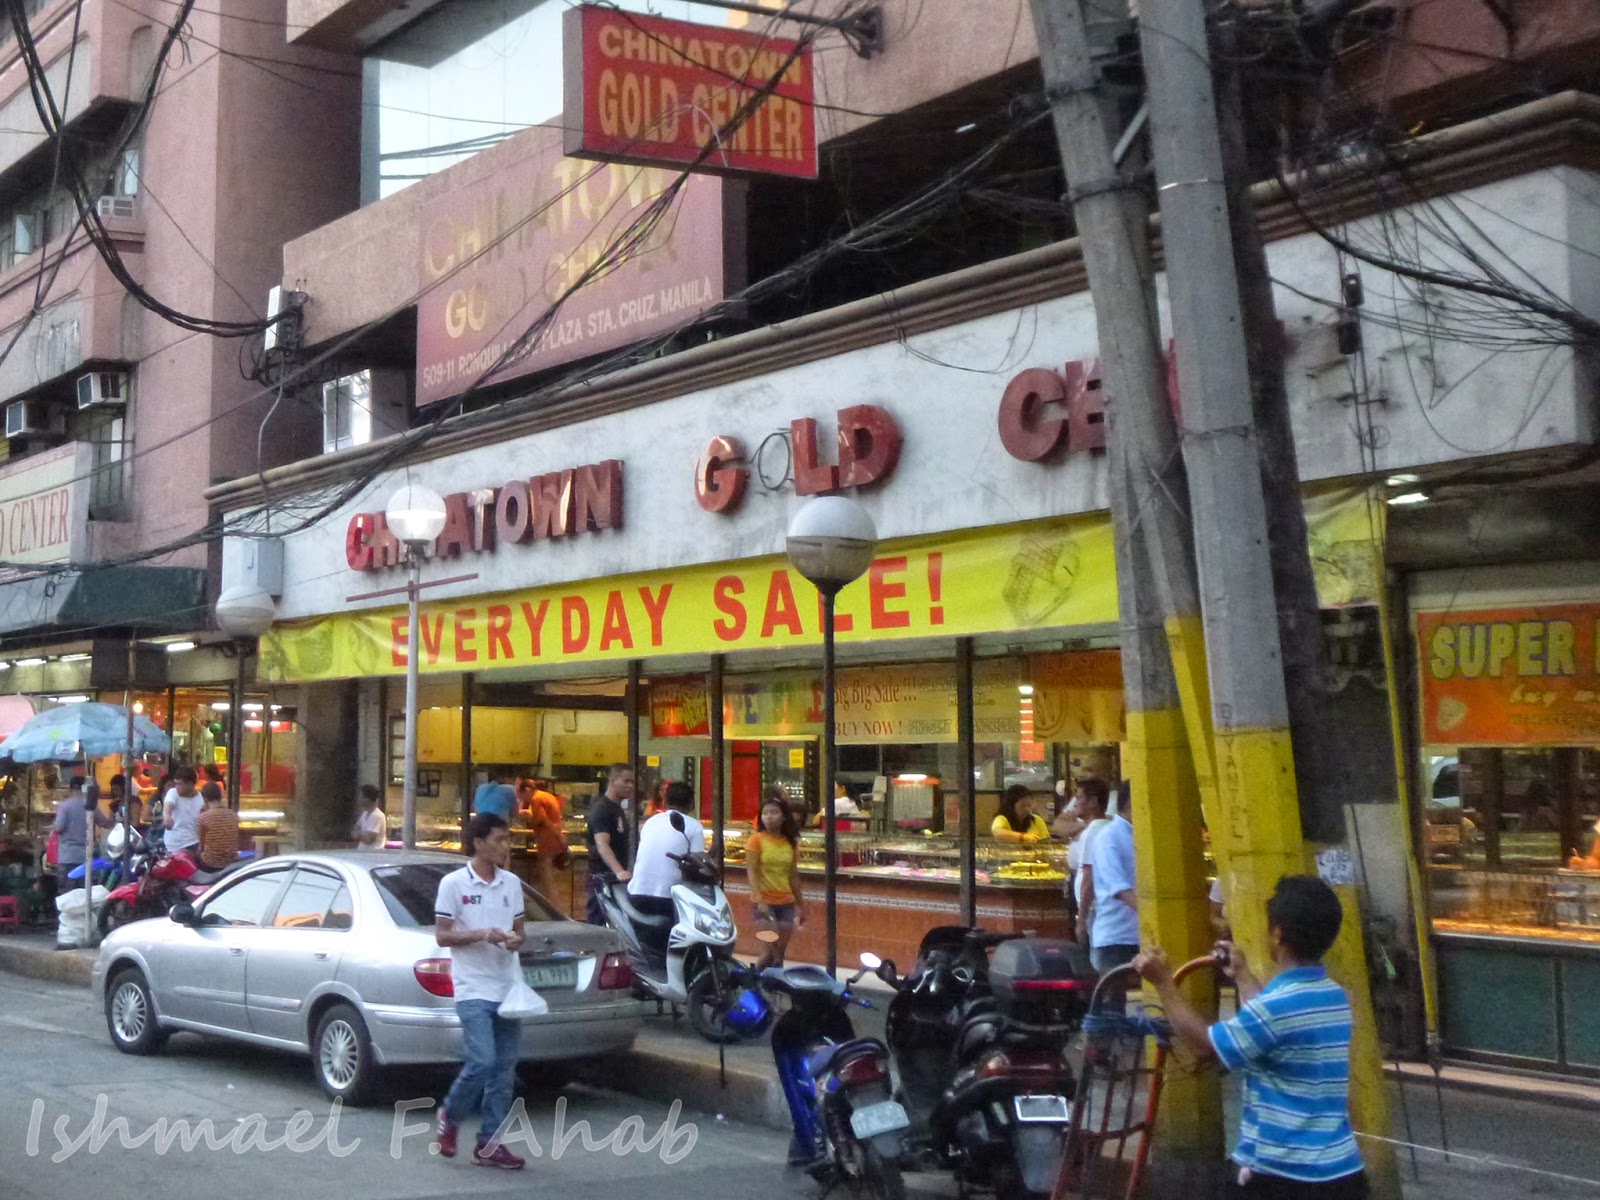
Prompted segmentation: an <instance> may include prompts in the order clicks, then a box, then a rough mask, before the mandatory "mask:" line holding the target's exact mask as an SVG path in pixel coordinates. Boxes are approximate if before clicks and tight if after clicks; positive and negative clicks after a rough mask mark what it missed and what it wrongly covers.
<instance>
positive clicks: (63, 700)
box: [55, 696, 89, 704]
mask: <svg viewBox="0 0 1600 1200" xmlns="http://www.w3.org/2000/svg"><path fill="white" fill-rule="evenodd" d="M88 701H89V697H87V696H57V697H55V702H56V703H57V704H87V703H88Z"/></svg>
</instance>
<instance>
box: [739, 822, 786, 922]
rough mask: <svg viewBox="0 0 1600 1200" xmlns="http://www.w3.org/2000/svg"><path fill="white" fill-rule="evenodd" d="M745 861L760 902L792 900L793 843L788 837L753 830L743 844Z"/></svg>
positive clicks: (776, 902)
mask: <svg viewBox="0 0 1600 1200" xmlns="http://www.w3.org/2000/svg"><path fill="white" fill-rule="evenodd" d="M744 863H745V866H746V867H747V868H749V871H750V886H751V887H752V888H753V889H754V890H755V892H756V895H757V897H758V898H759V900H760V902H761V903H762V904H793V903H794V902H795V895H794V888H793V887H792V886H790V882H791V876H792V875H793V873H794V847H793V846H791V845H790V844H789V839H788V838H784V837H774V836H773V835H772V834H770V833H761V832H757V833H752V834H751V835H750V837H749V838H748V839H747V840H746V841H745V844H744Z"/></svg>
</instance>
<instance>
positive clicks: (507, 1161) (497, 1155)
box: [472, 1146, 528, 1171]
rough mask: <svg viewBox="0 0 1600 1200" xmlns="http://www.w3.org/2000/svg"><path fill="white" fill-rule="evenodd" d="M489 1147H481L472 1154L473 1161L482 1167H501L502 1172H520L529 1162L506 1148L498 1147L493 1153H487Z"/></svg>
mask: <svg viewBox="0 0 1600 1200" xmlns="http://www.w3.org/2000/svg"><path fill="white" fill-rule="evenodd" d="M486 1150H488V1147H487V1146H479V1147H478V1148H477V1149H476V1150H474V1151H473V1152H472V1161H473V1162H475V1163H477V1164H478V1165H479V1166H480V1167H499V1168H500V1169H501V1170H502V1171H520V1170H522V1168H523V1167H525V1166H527V1165H528V1163H527V1160H526V1159H523V1158H518V1157H517V1156H516V1155H515V1154H513V1153H511V1151H509V1150H507V1149H506V1148H505V1147H504V1146H496V1147H495V1148H494V1149H493V1150H492V1151H489V1152H488V1153H485V1151H486Z"/></svg>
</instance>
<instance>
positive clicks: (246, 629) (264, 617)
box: [124, 583, 278, 809]
mask: <svg viewBox="0 0 1600 1200" xmlns="http://www.w3.org/2000/svg"><path fill="white" fill-rule="evenodd" d="M214 611H215V612H216V615H217V628H218V629H220V630H222V632H223V633H225V634H227V635H228V636H229V637H231V638H233V639H234V641H235V643H236V644H237V646H238V651H239V654H238V670H237V672H236V674H235V679H234V687H233V709H232V712H231V714H230V716H229V722H230V724H229V726H228V803H229V804H230V805H232V806H233V807H234V808H235V809H237V808H238V807H239V767H240V762H239V759H240V757H241V755H242V752H243V748H244V684H245V663H246V661H247V659H248V657H249V652H250V643H251V642H253V641H255V640H256V639H257V638H259V637H261V635H262V634H264V633H266V632H267V630H269V629H271V628H272V619H273V618H274V617H275V616H277V612H278V610H277V606H276V605H275V604H274V603H273V601H272V594H271V593H270V592H268V591H266V590H265V589H264V588H261V587H259V586H257V585H256V584H248V583H247V584H234V585H233V586H232V587H227V588H223V589H222V594H221V595H219V596H218V597H217V603H216V607H215V609H214ZM128 653H129V665H128V671H129V676H130V678H131V676H132V672H133V657H132V656H133V647H132V645H131V644H130V645H129V650H128ZM129 696H130V698H131V696H132V693H131V692H130V693H129ZM128 731H129V733H128V741H129V750H130V760H129V765H128V766H125V767H124V771H125V772H126V773H127V776H128V790H129V791H130V792H131V791H132V789H133V769H132V765H131V761H132V760H131V752H132V742H133V714H132V709H131V708H130V710H129V714H128Z"/></svg>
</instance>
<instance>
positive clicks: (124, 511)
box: [79, 411, 133, 521]
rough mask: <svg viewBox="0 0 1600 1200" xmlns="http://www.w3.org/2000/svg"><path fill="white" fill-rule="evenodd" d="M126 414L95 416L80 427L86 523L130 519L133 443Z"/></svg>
mask: <svg viewBox="0 0 1600 1200" xmlns="http://www.w3.org/2000/svg"><path fill="white" fill-rule="evenodd" d="M128 429H129V426H128V422H127V417H126V415H125V413H123V412H121V411H118V412H105V413H96V414H95V415H94V416H93V417H90V418H88V419H87V420H84V421H83V422H82V423H81V424H80V426H79V436H80V437H81V438H82V439H83V440H84V441H85V442H87V443H88V444H89V446H90V448H91V450H90V471H91V474H90V477H89V519H90V520H91V521H125V520H127V519H128V516H129V512H128V509H129V503H128V495H129V492H128V475H129V469H128V468H129V465H130V463H131V459H132V446H133V443H132V441H131V440H130V439H129V437H128Z"/></svg>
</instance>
